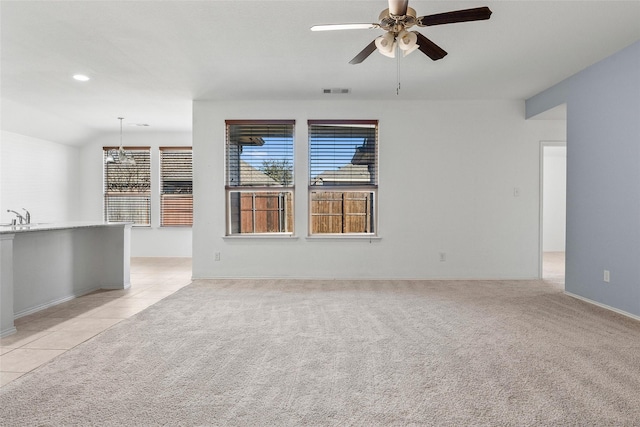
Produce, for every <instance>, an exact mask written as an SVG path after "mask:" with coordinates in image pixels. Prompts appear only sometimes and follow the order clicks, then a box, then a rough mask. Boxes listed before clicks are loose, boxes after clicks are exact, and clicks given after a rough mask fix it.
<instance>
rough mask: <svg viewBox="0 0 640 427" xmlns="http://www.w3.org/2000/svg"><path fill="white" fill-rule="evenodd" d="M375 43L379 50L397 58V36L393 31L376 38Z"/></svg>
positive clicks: (385, 54)
mask: <svg viewBox="0 0 640 427" xmlns="http://www.w3.org/2000/svg"><path fill="white" fill-rule="evenodd" d="M375 43H376V48H378V52H380V53H381V54H383V55H384V56H388V57H389V58H395V56H396V55H395V51H396V37H395V35H394V34H393V33H392V32H386V33H385V34H384V35H382V36H380V37H378V38H376V41H375Z"/></svg>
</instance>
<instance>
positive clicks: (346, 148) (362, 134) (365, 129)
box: [308, 120, 378, 235]
mask: <svg viewBox="0 0 640 427" xmlns="http://www.w3.org/2000/svg"><path fill="white" fill-rule="evenodd" d="M308 124H309V205H310V217H311V218H310V220H309V232H310V234H311V235H322V234H324V235H327V234H341V235H344V234H351V235H357V234H366V235H371V234H376V232H377V231H376V216H377V215H376V206H377V200H376V198H377V188H378V122H377V120H332V121H325V120H309V122H308Z"/></svg>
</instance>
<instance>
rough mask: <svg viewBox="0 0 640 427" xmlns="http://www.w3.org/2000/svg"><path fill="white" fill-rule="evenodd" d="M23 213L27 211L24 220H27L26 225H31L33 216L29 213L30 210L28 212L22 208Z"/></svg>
mask: <svg viewBox="0 0 640 427" xmlns="http://www.w3.org/2000/svg"><path fill="white" fill-rule="evenodd" d="M22 210H23V211H25V212H26V213H25V214H24V220H25V224H31V214H30V213H29V211H28V210H26V209H25V208H22Z"/></svg>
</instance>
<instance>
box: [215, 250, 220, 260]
mask: <svg viewBox="0 0 640 427" xmlns="http://www.w3.org/2000/svg"><path fill="white" fill-rule="evenodd" d="M215 259H216V261H220V252H216V254H215Z"/></svg>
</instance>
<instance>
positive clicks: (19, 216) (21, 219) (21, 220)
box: [7, 209, 24, 224]
mask: <svg viewBox="0 0 640 427" xmlns="http://www.w3.org/2000/svg"><path fill="white" fill-rule="evenodd" d="M7 212H13V213H14V214H16V216H17V217H18V219H19V220H20V224H24V217H23V216H22V215H20V213H19V212H16V211H12V210H11V209H7Z"/></svg>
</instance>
